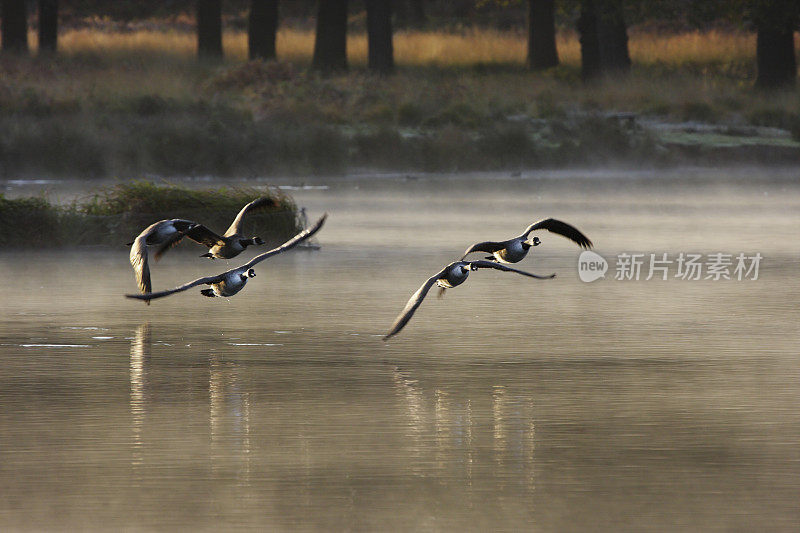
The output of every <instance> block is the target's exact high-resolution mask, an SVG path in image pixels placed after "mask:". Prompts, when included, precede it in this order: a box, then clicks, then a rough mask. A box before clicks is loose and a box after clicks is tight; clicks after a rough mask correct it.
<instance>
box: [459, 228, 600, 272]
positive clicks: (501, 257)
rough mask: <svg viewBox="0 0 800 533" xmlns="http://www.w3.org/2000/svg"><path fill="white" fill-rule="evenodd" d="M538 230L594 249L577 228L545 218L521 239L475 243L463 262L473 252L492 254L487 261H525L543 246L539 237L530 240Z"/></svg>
mask: <svg viewBox="0 0 800 533" xmlns="http://www.w3.org/2000/svg"><path fill="white" fill-rule="evenodd" d="M536 230H547V231H549V232H551V233H556V234H558V235H561V236H562V237H566V238H568V239H569V240H571V241H573V242H574V243H576V244H577V245H578V246H580V247H581V248H591V247H592V241H590V240H589V238H588V237H586V235H584V234H583V233H581V232H580V230H578V229H577V228H576V227H575V226H572V225H570V224H567V223H566V222H562V221H560V220H556V219H554V218H545V219H542V220H540V221H538V222H534V223H533V224H531V225H530V226H528V227H527V229H526V230H525V232H524V233H523V234H522V235H520V236H519V237H514V238H513V239H509V240H507V241H486V242H479V243H475V244H473V245H472V246H470V247H469V248H467V250H466V251H465V252H464V255H463V256H461V260H462V261H463V260H464V258H466V257H467V256H468V255H469V254H471V253H473V252H487V253H489V254H491V255H490V256H489V257H487V259H491V260H493V261H497V262H500V263H506V264H508V263H519V262H520V261H522V260H523V259H525V256H527V255H528V252H529V251H530V249H531V248H533V247H534V246H538V245H539V244H541V241H540V240H539V238H538V237H533V238H528V236H529V235H530V234H531V232H533V231H536Z"/></svg>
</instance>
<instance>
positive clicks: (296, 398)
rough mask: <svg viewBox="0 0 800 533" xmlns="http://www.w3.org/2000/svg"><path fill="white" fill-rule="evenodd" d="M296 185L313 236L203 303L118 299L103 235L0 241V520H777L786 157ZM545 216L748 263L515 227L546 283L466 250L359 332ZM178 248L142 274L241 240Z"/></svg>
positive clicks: (787, 317)
mask: <svg viewBox="0 0 800 533" xmlns="http://www.w3.org/2000/svg"><path fill="white" fill-rule="evenodd" d="M280 183H283V184H284V185H299V184H300V180H290V179H285V180H280ZM309 183H311V182H309ZM251 184H252V183H251ZM257 184H258V183H256V185H257ZM313 185H314V186H315V187H317V188H306V189H302V188H301V189H299V190H292V191H291V192H292V193H293V194H294V195H295V197H296V198H297V200H298V202H299V203H300V204H301V205H303V206H305V207H306V208H307V211H308V217H309V220H314V219H316V217H318V216H319V215H320V214H321V213H322V212H323V211H327V212H328V213H329V214H330V218H329V220H328V223H327V225H326V227H325V228H323V230H322V231H321V232H320V233H319V236H318V239H317V241H318V242H319V243H320V245H321V250H319V251H316V252H313V251H297V252H293V253H290V254H285V255H283V256H279V257H275V258H272V259H270V260H268V261H266V262H264V263H261V264H260V265H258V267H257V268H256V271H257V274H258V276H257V277H256V278H254V279H252V280H251V281H250V282H249V284H248V286H247V287H246V288H245V290H244V291H243V292H242V293H241V294H239V295H237V296H236V297H234V298H231V299H210V298H204V297H202V296H201V295H200V294H199V288H198V289H193V290H191V291H188V292H185V293H181V294H177V295H174V296H171V297H169V298H166V299H163V300H160V301H154V302H153V304H152V305H151V306H150V307H146V306H145V305H143V304H142V303H141V302H136V301H131V300H126V299H124V298H123V297H122V294H123V293H125V292H131V291H134V290H135V289H136V286H135V282H134V279H133V274H132V271H131V269H130V266H129V264H128V260H127V248H126V247H125V246H123V245H122V243H125V242H128V241H129V240H130V237H132V236H129V235H121V236H120V247H119V249H117V250H110V249H99V250H96V249H74V250H56V251H11V250H5V251H3V252H2V253H0V265H1V267H2V268H0V281H1V282H2V286H3V293H2V296H0V298H2V311H0V364H1V365H2V366H1V367H0V369H1V370H0V529H2V530H5V531H9V530H37V531H38V530H120V529H128V530H165V529H170V530H171V529H180V530H193V531H196V530H201V531H217V530H233V529H248V528H252V529H261V530H276V531H297V530H320V531H330V530H374V531H377V530H426V531H445V530H446V531H454V530H473V531H477V530H528V531H597V530H613V531H625V530H628V531H665V530H672V531H675V530H684V531H699V530H703V531H715V530H716V531H729V530H751V531H752V530H770V531H793V530H796V527H797V524H798V523H800V507H798V505H797V503H798V498H797V496H798V493H800V446H798V444H800V414H798V409H797V406H798V405H800V386H798V383H800V381H798V380H799V378H800V363H798V346H800V342H799V341H800V328H799V327H798V324H800V310H799V309H800V307H799V306H798V301H799V297H800V284H798V281H797V275H798V269H797V265H798V260H800V247H798V244H799V241H800V239H799V236H800V232H798V230H800V184H798V181H797V180H796V179H795V178H794V177H793V176H792V175H791V173H789V172H787V173H782V174H778V175H770V176H768V175H765V174H764V173H758V172H751V171H748V172H743V171H737V172H730V173H726V172H710V171H685V172H674V173H665V174H657V173H656V174H642V173H627V174H619V175H616V174H614V173H606V174H588V173H578V172H576V173H554V174H536V175H527V174H523V175H522V176H521V177H507V176H493V177H485V176H484V177H475V176H472V177H464V176H460V177H458V176H455V177H424V176H423V177H421V178H419V179H407V178H402V177H399V178H398V177H395V178H381V179H378V180H369V179H367V178H366V177H365V178H352V179H337V180H324V179H318V180H316V181H314V182H313ZM37 187H42V185H38V186H37ZM49 187H50V188H51V191H52V193H51V194H53V195H56V196H61V197H64V198H67V197H68V196H69V194H71V193H75V192H80V191H78V190H77V189H78V188H75V187H74V186H73V185H72V184H52V185H49ZM73 189H75V190H73ZM31 190H34V187H29V186H24V185H14V184H11V185H9V188H7V191H6V192H7V194H10V195H14V194H27V193H29V192H30V191H31ZM232 216H233V214H232ZM544 216H553V217H557V218H561V219H563V220H566V221H569V222H571V223H573V224H575V225H576V226H577V227H579V228H580V229H581V230H583V231H584V232H585V233H586V234H587V235H588V236H589V237H590V238H591V239H592V240H593V241H594V243H595V245H596V248H595V249H596V251H597V252H598V253H600V254H601V255H603V256H604V257H606V258H607V259H608V260H609V261H610V262H611V261H613V260H614V258H615V257H616V256H617V255H618V254H619V253H622V252H628V253H631V252H638V253H646V254H649V253H657V254H661V253H668V254H670V257H674V256H675V255H677V254H678V253H680V252H696V253H700V254H712V253H717V252H722V253H730V254H734V255H735V254H738V253H740V252H744V253H747V254H753V253H756V252H758V253H760V254H762V256H763V257H764V259H763V261H762V263H761V265H760V272H759V278H758V279H757V280H743V281H736V280H720V281H712V280H698V281H688V280H681V279H675V278H674V277H672V276H671V279H669V280H668V281H662V280H660V279H653V280H650V281H644V280H643V279H642V280H639V281H617V280H614V279H613V278H614V272H613V266H612V270H610V271H609V272H608V273H607V275H606V279H603V280H599V281H596V282H594V283H591V284H587V283H583V282H581V281H580V280H579V279H578V276H577V258H578V255H579V252H580V250H579V249H578V248H577V247H576V246H575V245H574V244H572V243H570V242H568V241H567V240H565V239H563V238H561V237H558V236H554V235H551V234H547V233H543V234H540V235H539V237H540V238H541V239H542V241H543V243H542V245H541V246H539V247H537V248H536V249H535V251H534V253H533V255H532V256H529V258H527V259H526V260H525V261H524V262H523V263H521V264H520V267H522V268H525V269H528V270H530V271H532V272H535V273H538V274H547V273H551V272H556V273H557V274H558V277H557V278H556V279H554V280H549V281H538V280H530V279H526V278H522V277H518V276H514V275H512V274H504V273H499V272H487V271H479V272H474V273H472V274H471V276H470V279H469V280H468V281H467V282H466V283H465V284H464V285H463V286H461V287H458V288H456V289H453V290H450V291H448V293H447V295H446V297H445V298H444V299H441V300H439V299H437V298H436V296H435V294H434V293H432V294H431V295H430V296H429V298H428V299H427V300H426V301H425V302H424V303H423V305H422V306H421V308H420V310H419V311H418V313H417V315H416V316H415V317H414V319H413V320H412V321H411V322H410V323H409V325H408V326H407V327H406V329H405V330H403V331H402V332H401V333H400V334H399V335H398V336H397V337H396V338H395V339H392V341H391V342H389V343H384V342H383V341H382V340H381V338H380V337H381V335H382V334H384V333H385V332H386V330H387V329H388V327H389V326H390V324H391V323H392V321H393V320H394V318H395V316H396V315H397V313H398V312H399V311H400V309H402V307H403V305H404V304H405V302H406V300H407V299H408V297H409V296H410V295H411V294H412V293H413V292H414V291H415V290H416V289H417V288H418V287H419V286H420V284H422V282H423V281H425V279H427V278H428V277H429V276H430V275H432V274H433V273H435V272H436V271H438V270H439V269H440V268H441V267H442V266H443V265H444V264H446V263H448V262H450V261H452V260H454V259H456V258H457V257H458V256H460V253H461V252H462V251H463V250H464V249H465V248H466V247H467V246H468V245H469V244H471V243H473V242H475V241H480V240H488V239H501V238H508V237H512V236H514V235H517V234H519V233H520V232H521V230H522V229H524V228H525V226H527V225H528V224H529V223H530V222H532V221H534V220H536V219H538V218H541V217H544ZM182 248H185V250H186V251H185V252H182V251H175V252H171V253H170V254H167V255H166V256H165V258H164V259H163V260H162V261H161V262H160V263H156V264H154V265H152V275H153V284H154V287H155V288H158V289H160V288H168V287H171V286H174V285H177V284H179V283H183V282H185V281H188V280H191V279H194V278H196V277H199V276H201V275H207V274H211V273H216V272H220V271H222V270H225V269H227V268H229V267H232V266H236V265H238V264H239V261H240V260H246V259H245V258H249V257H251V256H252V255H253V254H252V253H251V252H247V253H246V254H245V255H243V256H240V258H237V259H234V260H232V261H230V262H227V263H226V262H220V261H217V262H210V261H205V260H201V259H199V258H198V257H197V255H199V254H200V253H202V252H203V251H204V250H202V249H201V248H199V247H197V246H193V245H190V244H188V243H187V244H185V245H182ZM672 272H673V273H674V270H673V271H672ZM642 277H644V276H642ZM434 292H435V291H434Z"/></svg>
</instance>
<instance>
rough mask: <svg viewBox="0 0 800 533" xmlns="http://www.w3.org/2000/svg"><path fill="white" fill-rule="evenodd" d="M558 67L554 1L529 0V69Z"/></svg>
mask: <svg viewBox="0 0 800 533" xmlns="http://www.w3.org/2000/svg"><path fill="white" fill-rule="evenodd" d="M557 65H558V51H557V50H556V22H555V14H554V0H528V68H530V69H531V70H541V69H546V68H550V67H555V66H557Z"/></svg>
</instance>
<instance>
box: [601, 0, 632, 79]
mask: <svg viewBox="0 0 800 533" xmlns="http://www.w3.org/2000/svg"><path fill="white" fill-rule="evenodd" d="M596 6H597V11H596V13H597V37H598V40H599V42H600V67H601V70H602V72H603V74H604V75H608V74H624V73H627V72H629V71H630V69H631V56H630V54H629V53H628V31H627V27H626V26H625V18H624V16H623V12H622V1H621V0H597V1H596Z"/></svg>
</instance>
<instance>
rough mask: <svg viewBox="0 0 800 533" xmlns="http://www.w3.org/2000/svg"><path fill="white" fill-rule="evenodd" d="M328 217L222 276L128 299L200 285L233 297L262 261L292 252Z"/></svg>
mask: <svg viewBox="0 0 800 533" xmlns="http://www.w3.org/2000/svg"><path fill="white" fill-rule="evenodd" d="M327 217H328V215H327V214H325V215H323V216H322V217H320V219H319V220H317V222H316V223H315V224H314V225H313V226H311V227H310V228H308V229H306V230H303V231H301V232H300V233H298V234H297V235H295V236H294V237H292V238H291V239H289V240H288V241H286V242H285V243H283V244H282V245H280V246H278V247H277V248H273V249H272V250H269V251H268V252H264V253H263V254H260V255H257V256H255V257H254V258H253V259H251V260H250V261H249V262H247V263H245V264H244V265H242V266H240V267H237V268H232V269H230V270H228V271H226V272H223V273H222V274H218V275H216V276H208V277H204V278H198V279H196V280H194V281H190V282H189V283H185V284H183V285H181V286H179V287H175V288H174V289H169V290H166V291H160V292H149V291H148V292H147V293H146V294H126V295H125V296H126V297H127V298H135V299H138V300H144V301H147V302H149V301H150V300H155V299H156V298H163V297H164V296H169V295H170V294H175V293H176V292H182V291H185V290H188V289H191V288H192V287H196V286H198V285H210V286H211V287H210V288H208V289H203V290H201V291H200V293H201V294H202V295H203V296H209V297H219V296H222V297H227V296H233V295H235V294H237V293H239V291H241V290H242V289H243V288H244V286H245V285H246V284H247V281H248V279H249V278H253V277H255V275H256V272H255V270H254V269H253V267H254V266H256V265H257V264H258V263H260V262H261V261H264V260H265V259H267V258H269V257H272V256H273V255H277V254H279V253H282V252H285V251H287V250H290V249H292V248H294V247H295V246H297V245H298V244H300V243H301V242H303V241H305V240H306V239H308V238H309V237H311V236H312V235H314V234H315V233H316V232H318V231H319V230H320V229H321V228H322V225H323V224H324V223H325V219H326V218H327Z"/></svg>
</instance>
